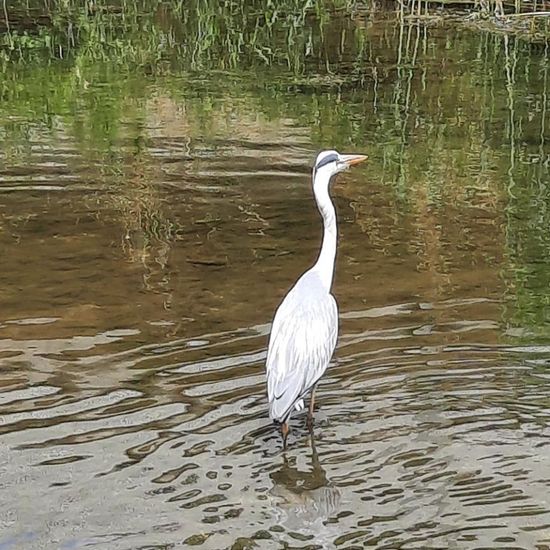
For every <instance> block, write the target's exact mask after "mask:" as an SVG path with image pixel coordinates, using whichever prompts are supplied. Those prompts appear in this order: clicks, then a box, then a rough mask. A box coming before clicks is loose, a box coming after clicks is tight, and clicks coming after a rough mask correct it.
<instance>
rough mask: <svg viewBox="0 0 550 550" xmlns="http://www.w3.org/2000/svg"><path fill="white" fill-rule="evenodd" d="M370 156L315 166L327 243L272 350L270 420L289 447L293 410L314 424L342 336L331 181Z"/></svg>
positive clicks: (275, 328) (292, 294) (286, 311)
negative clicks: (319, 388)
mask: <svg viewBox="0 0 550 550" xmlns="http://www.w3.org/2000/svg"><path fill="white" fill-rule="evenodd" d="M366 158H367V157H366V156H365V155H341V154H340V153H337V152H336V151H323V152H321V153H319V155H318V156H317V159H316V161H315V166H314V168H313V193H314V195H315V200H316V202H317V207H318V208H319V212H320V213H321V217H322V218H323V230H324V233H323V243H322V245H321V251H320V252H319V257H318V258H317V262H315V265H314V266H313V267H312V268H311V269H309V270H308V271H306V272H305V273H304V274H303V275H302V276H301V277H300V278H299V279H298V281H297V282H296V284H295V285H294V286H293V287H292V288H291V289H290V291H289V292H288V294H287V295H286V296H285V298H284V300H283V301H282V302H281V305H280V306H279V307H278V308H277V311H276V312H275V318H274V319H273V325H272V328H271V335H270V338H269V348H268V352H267V361H266V370H267V395H268V399H269V416H270V417H271V419H272V420H273V421H274V422H277V423H279V424H280V425H281V433H282V435H283V446H284V448H285V449H286V444H287V437H288V432H289V428H288V421H289V418H290V415H291V413H292V411H293V409H295V410H297V411H301V410H303V409H304V397H305V396H306V395H307V394H308V392H310V391H311V399H310V401H309V409H308V415H307V422H308V426H309V427H310V428H311V427H312V425H313V406H314V403H315V386H316V384H317V382H318V381H319V379H320V378H321V376H322V375H323V373H324V372H325V370H326V369H327V367H328V364H329V362H330V359H331V357H332V354H333V352H334V348H335V346H336V338H337V336H338V306H337V304H336V300H335V299H334V296H333V295H332V294H331V287H332V276H333V274H334V262H335V259H336V241H337V229H336V212H335V210H334V205H333V204H332V201H331V199H330V195H329V184H330V181H331V178H332V177H333V176H334V175H335V174H337V173H338V172H342V171H343V170H346V169H347V168H349V167H350V166H352V165H353V164H357V163H359V162H361V161H363V160H365V159H366Z"/></svg>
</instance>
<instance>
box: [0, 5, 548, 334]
mask: <svg viewBox="0 0 550 550" xmlns="http://www.w3.org/2000/svg"><path fill="white" fill-rule="evenodd" d="M341 4H342V5H343V4H345V2H342V3H341ZM51 5H54V4H53V3H52V4H51ZM92 5H93V6H94V9H93V10H92V11H86V10H85V9H83V8H81V7H80V6H79V4H78V3H73V2H71V1H70V0H67V2H65V6H66V9H65V11H55V12H54V11H53V10H52V13H51V19H49V20H48V21H47V25H46V24H38V23H37V24H36V25H35V26H34V27H32V28H30V29H27V30H26V31H23V30H22V28H23V27H22V26H21V25H20V26H19V27H18V26H17V21H14V24H13V27H12V32H11V35H10V36H9V37H4V40H9V41H11V42H10V43H9V44H8V42H4V49H3V50H2V51H3V57H2V61H1V64H2V70H3V78H2V80H1V81H0V99H1V101H0V133H1V135H2V138H3V139H4V141H5V143H6V146H5V147H4V150H3V151H2V152H1V153H0V154H1V155H2V158H3V160H4V159H6V158H9V159H10V162H13V163H17V162H26V154H27V151H28V142H29V141H31V137H32V135H33V134H35V133H36V132H37V129H38V131H40V132H43V133H46V134H47V133H49V134H50V135H52V136H56V135H63V136H65V137H66V136H70V138H71V139H72V140H73V141H74V142H76V143H78V144H79V148H80V150H81V151H82V155H83V157H85V158H86V159H88V160H89V163H90V164H91V165H96V166H97V165H98V164H104V165H108V166H109V167H110V169H112V170H116V171H118V172H119V175H118V176H114V175H113V174H112V173H104V178H105V180H106V181H107V182H108V185H109V187H110V188H112V189H113V190H114V191H115V192H114V193H112V194H110V195H109V201H110V203H109V204H110V206H111V207H112V208H114V209H115V210H116V212H117V215H118V218H119V220H120V222H121V223H122V225H123V227H124V233H125V235H126V236H128V238H125V239H124V243H125V244H124V246H125V248H126V250H127V251H128V253H129V254H130V256H131V257H132V258H134V259H140V260H141V261H144V262H146V263H147V262H148V265H152V264H160V265H162V264H163V262H165V259H166V255H167V254H168V252H167V250H168V249H167V247H166V243H170V242H171V241H172V240H173V239H174V237H175V235H176V233H177V227H176V224H175V222H174V221H173V220H172V219H171V217H170V215H169V214H168V213H167V209H166V208H165V206H164V204H163V203H162V202H161V200H160V198H159V197H160V194H159V192H158V190H157V189H156V188H155V181H156V180H157V177H156V173H155V171H154V170H155V160H153V159H152V158H150V157H149V155H148V153H147V143H143V142H142V143H138V141H139V139H142V136H141V134H140V132H135V133H136V135H137V137H136V136H134V135H131V136H128V132H127V126H128V124H131V125H132V127H139V126H140V125H143V124H144V121H145V120H147V117H148V116H149V115H150V113H151V108H150V105H148V101H149V100H150V99H151V98H152V97H154V96H163V97H165V98H168V99H167V102H170V103H171V104H173V105H175V106H177V107H179V108H180V109H182V110H184V111H185V117H186V125H185V128H184V129H182V130H181V131H182V132H183V133H185V135H188V137H189V138H192V137H200V138H202V139H204V140H206V141H208V140H210V139H211V138H212V137H213V136H214V135H215V136H216V138H217V139H219V140H222V141H223V139H224V138H228V139H231V138H233V137H234V134H235V132H236V131H237V129H238V128H240V127H241V125H244V121H245V120H246V121H247V124H249V127H248V128H247V135H248V136H256V137H262V136H265V134H266V133H267V123H266V121H275V122H276V121H280V120H285V121H291V122H292V124H296V125H299V126H301V127H304V128H308V129H309V130H310V136H311V141H312V149H313V148H317V147H326V146H331V147H337V148H340V149H344V150H366V151H367V152H368V153H369V156H370V164H369V171H370V173H371V174H372V178H373V179H376V180H377V182H378V183H379V185H381V189H383V190H384V191H385V192H388V193H391V195H392V201H393V203H392V205H393V206H392V207H393V211H392V213H391V215H393V216H394V217H395V218H396V219H398V218H399V217H400V216H406V215H410V216H412V217H414V218H415V219H416V220H420V221H419V222H418V224H417V227H416V228H415V229H414V231H416V233H415V234H414V235H413V237H414V239H415V244H414V246H416V247H417V248H418V252H419V257H420V258H419V266H420V268H421V269H426V270H431V271H433V272H434V273H435V274H437V273H441V272H444V271H445V270H447V269H448V265H449V262H450V260H451V259H452V256H453V254H455V252H454V251H453V249H452V248H449V247H448V246H447V247H446V243H447V242H449V240H451V239H450V238H449V236H448V235H447V234H446V233H445V231H446V228H447V227H446V224H445V223H444V222H445V220H442V219H441V213H442V212H444V211H445V208H446V205H449V204H452V205H454V206H455V207H456V211H457V212H469V215H470V218H469V219H470V222H469V223H471V224H474V225H475V223H476V221H475V216H473V214H472V207H476V208H478V209H484V211H486V212H487V216H488V217H489V218H491V219H493V220H496V222H495V226H494V227H493V228H491V231H492V233H491V235H492V236H494V239H495V246H494V248H495V249H496V250H495V254H494V259H493V260H492V261H495V262H496V261H498V259H499V258H501V257H502V256H503V255H505V256H506V258H507V261H508V265H509V266H510V268H509V269H507V270H505V273H506V277H507V283H508V284H509V286H510V288H513V289H514V290H513V298H514V300H515V305H514V312H513V313H511V314H510V315H509V317H510V318H511V319H512V322H513V323H515V324H518V325H522V324H532V323H538V322H542V321H543V320H544V319H545V318H546V313H545V310H544V308H545V297H544V296H545V294H544V289H545V288H548V287H550V276H549V273H550V270H549V269H546V265H545V262H544V261H540V259H541V258H542V259H544V258H546V257H549V254H550V239H549V237H548V235H549V232H548V230H547V228H548V226H549V222H550V216H549V214H548V212H550V197H549V196H548V193H547V192H546V187H547V183H548V145H547V143H546V141H545V140H547V132H548V130H547V128H545V124H547V121H546V119H547V111H546V110H547V104H548V65H549V61H548V56H547V55H544V52H543V55H540V54H537V52H536V50H535V49H534V47H533V46H532V45H529V44H528V43H525V42H520V41H513V40H508V39H503V38H502V37H500V36H496V35H493V34H489V33H481V34H476V35H468V34H463V35H457V34H455V33H453V32H448V33H447V35H446V36H445V37H444V38H442V37H438V36H437V34H438V31H437V30H434V31H429V30H428V29H427V28H425V27H421V26H418V25H416V24H403V25H400V26H393V25H384V26H383V30H382V29H381V24H380V25H378V24H370V22H369V21H368V20H367V19H365V18H364V17H363V18H359V17H358V18H357V19H354V20H352V19H350V18H346V17H329V15H330V14H331V13H332V9H333V8H332V5H331V4H329V3H323V2H321V3H313V2H309V3H308V2H303V1H300V2H298V0H288V1H287V2H281V3H272V4H270V5H269V7H268V8H266V7H265V3H263V2H259V1H256V2H252V3H227V4H225V3H219V2H214V1H203V2H200V3H199V2H185V3H183V2H182V3H176V2H170V3H168V4H166V3H160V2H159V3H156V4H148V6H149V5H150V6H152V7H150V9H149V12H150V13H148V14H147V15H144V13H143V12H144V10H143V9H142V8H143V7H144V5H141V4H139V3H137V4H136V3H132V4H125V3H124V2H122V6H123V7H124V9H123V10H122V11H121V10H120V9H119V10H108V9H107V8H106V7H105V5H104V4H101V3H93V4H92ZM262 9H263V11H262ZM315 11H316V13H315V14H314V16H312V15H310V14H313V12H315ZM75 21H77V22H78V24H74V22H75ZM69 23H72V24H71V25H69ZM16 33H17V34H16ZM25 33H26V35H25ZM24 37H25V38H24ZM546 53H548V52H546ZM61 58H62V59H61ZM464 60H468V62H467V63H465V62H464ZM153 86H154V87H153ZM227 106H229V109H227V110H226V111H224V109H226V108H227ZM228 112H230V115H231V116H228V115H227V113H228ZM257 113H261V116H260V117H257V116H256V114H257ZM503 113H504V116H503ZM251 115H254V116H251ZM222 119H223V120H225V121H226V122H225V125H223V124H222V123H221V122H220V121H221V120H222ZM227 120H229V121H230V122H227ZM161 122H162V124H167V123H168V119H166V120H162V121H161ZM244 138H246V136H244ZM244 138H243V139H244ZM143 139H146V138H143ZM249 139H250V137H249ZM35 140H36V141H40V139H35ZM132 140H136V141H135V142H132ZM191 152H192V151H191ZM7 155H11V156H10V157H7ZM465 183H467V185H468V187H466V186H465ZM388 190H390V191H388ZM350 198H351V197H350ZM353 198H354V208H355V209H356V211H357V212H358V213H359V215H358V223H360V224H362V226H363V228H364V229H365V231H366V233H367V234H368V235H370V236H371V239H372V241H373V242H374V241H376V246H377V247H379V248H383V249H388V248H389V247H390V246H391V244H392V242H394V241H395V235H392V234H389V233H383V232H380V231H379V232H378V233H375V231H376V228H377V226H378V225H379V224H378V222H379V218H378V216H380V214H379V213H377V212H376V211H373V210H372V209H369V205H368V200H369V196H368V194H363V195H361V194H358V196H355V197H353ZM503 205H506V217H505V220H503V217H504V216H503V214H502V211H503V209H504V208H503ZM501 221H502V224H503V226H504V227H502V228H501V227H500V225H499V224H500V223H501ZM385 225H387V224H385ZM396 225H398V224H397V223H396ZM474 225H472V227H470V229H472V234H473V239H474V240H475V238H478V236H479V231H480V228H479V227H475V226H474ZM466 229H468V227H466ZM407 238H408V239H411V236H410V235H404V236H403V239H407ZM464 240H467V239H466V238H465V239H464ZM452 243H453V245H456V246H459V245H462V244H464V243H461V242H458V241H457V239H456V238H455V240H454V241H452ZM466 244H468V245H471V246H472V247H473V248H475V242H467V243H466ZM471 255H472V257H475V254H474V253H471ZM537 262H538V263H537ZM440 282H441V281H440ZM444 283H445V281H443V282H442V283H441V284H444ZM438 284H439V283H438Z"/></svg>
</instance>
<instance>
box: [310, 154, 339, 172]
mask: <svg viewBox="0 0 550 550" xmlns="http://www.w3.org/2000/svg"><path fill="white" fill-rule="evenodd" d="M337 160H338V155H337V154H336V153H331V154H330V155H327V156H326V157H323V158H322V159H321V160H320V161H319V162H318V163H317V164H316V165H315V170H319V168H322V167H323V166H326V165H327V164H330V163H331V162H336V161H337Z"/></svg>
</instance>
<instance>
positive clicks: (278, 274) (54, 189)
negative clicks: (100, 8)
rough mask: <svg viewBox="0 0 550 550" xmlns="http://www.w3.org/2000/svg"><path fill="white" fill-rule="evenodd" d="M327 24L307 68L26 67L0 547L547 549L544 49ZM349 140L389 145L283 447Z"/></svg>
mask: <svg viewBox="0 0 550 550" xmlns="http://www.w3.org/2000/svg"><path fill="white" fill-rule="evenodd" d="M162 21H163V20H162V19H161V22H162ZM162 24H163V25H168V24H169V22H166V21H164V22H162ZM307 29H308V32H310V33H311V36H312V44H313V46H312V47H313V50H312V51H311V52H310V53H309V55H308V56H306V57H305V58H304V60H302V61H303V65H300V66H299V67H297V65H296V64H292V63H289V64H287V65H286V66H285V65H284V64H274V65H272V66H269V67H266V66H263V67H262V65H261V63H260V61H258V60H250V59H240V58H239V59H237V60H236V62H235V64H234V65H233V66H231V67H229V68H227V69H225V70H220V69H219V68H211V69H210V70H209V69H208V68H205V69H203V70H200V71H198V70H196V68H195V69H193V70H190V69H189V67H188V66H187V65H185V60H177V59H169V61H170V65H169V67H166V66H163V67H164V68H163V69H162V70H151V67H141V66H139V67H136V66H133V65H128V66H124V67H122V68H121V66H119V65H118V66H117V65H116V63H115V62H114V61H112V60H111V61H109V60H97V59H93V60H90V59H87V58H84V59H80V60H79V59H74V58H69V59H64V60H53V61H51V62H50V63H47V64H44V63H35V64H32V63H33V62H32V61H31V62H28V63H17V62H14V61H12V62H10V63H9V64H8V65H6V67H7V68H6V79H5V80H4V83H3V84H2V88H1V89H2V98H3V101H2V105H1V106H0V135H1V136H2V139H3V142H4V144H3V147H2V151H1V153H0V250H1V251H2V269H1V270H0V303H1V309H0V358H1V362H0V414H1V416H0V472H1V477H0V479H1V481H0V486H1V488H2V491H1V493H0V495H1V496H0V509H1V510H2V511H1V512H0V525H1V531H0V548H2V549H11V548H28V549H32V548H62V549H73V548H83V547H86V548H90V547H91V548H94V547H96V548H110V549H117V548H121V549H129V548H174V547H186V546H200V547H202V548H212V549H219V548H235V549H238V548H255V547H257V548H283V547H284V548H286V547H292V548H347V549H351V548H362V547H375V548H380V549H382V548H387V549H390V548H391V549H395V548H407V549H409V548H410V549H412V548H419V549H420V548H441V549H443V548H468V549H472V548H499V549H500V548H525V549H533V548H537V549H540V550H542V549H548V548H550V496H549V495H550V475H549V473H548V472H550V468H549V466H550V461H549V458H548V456H549V455H548V442H549V441H550V439H549V436H550V427H549V422H550V371H548V370H547V366H548V364H549V362H550V325H549V319H550V316H549V310H548V297H547V296H548V288H549V282H550V265H549V264H550V261H549V257H550V256H549V254H548V252H549V251H550V238H549V237H548V226H549V222H550V216H549V212H550V196H549V194H548V182H549V165H550V149H549V146H548V142H549V139H550V136H549V134H548V131H549V130H548V128H549V127H550V123H549V120H548V115H547V110H548V91H547V88H548V65H549V62H548V56H547V55H546V54H545V51H544V48H542V47H540V46H530V45H528V44H525V43H521V42H514V41H512V40H511V39H507V38H506V37H503V36H493V35H488V34H477V33H470V32H468V31H461V30H458V29H451V28H446V27H441V26H437V25H434V26H428V27H423V26H408V25H405V26H399V25H397V24H395V23H393V22H391V21H390V22H388V21H385V20H384V19H382V18H381V19H380V20H376V19H374V20H373V19H372V18H369V17H367V16H365V17H360V16H357V17H356V18H354V19H351V18H348V17H344V16H337V17H334V19H332V20H330V21H329V22H328V23H326V25H325V26H324V27H323V33H322V34H320V32H321V31H320V30H319V27H318V26H316V24H314V23H312V22H309V23H308V26H307ZM164 61H166V60H164ZM29 63H30V64H29ZM155 67H156V66H154V67H153V68H155ZM156 68H157V69H158V67H156ZM214 69H215V70H214ZM332 147H337V148H338V149H340V150H342V151H345V152H365V153H367V154H368V155H369V163H367V164H366V165H364V166H360V167H357V168H356V169H354V170H353V171H350V172H348V173H346V174H344V175H342V176H340V177H339V178H338V181H337V183H336V184H335V186H334V188H333V196H334V200H335V203H336V206H337V210H338V217H339V227H340V242H339V253H338V260H337V268H336V278H335V284H334V294H335V295H336V297H337V300H338V302H339V305H340V315H341V332H340V339H339V344H338V347H337V351H336V354H335V357H334V361H333V364H332V365H331V367H330V370H329V371H328V372H327V375H326V376H325V378H324V379H323V382H322V384H321V385H320V387H319V391H318V400H317V403H318V410H317V413H316V425H315V430H314V437H310V435H309V434H308V432H307V430H306V428H305V423H304V418H303V417H302V416H299V415H298V416H296V417H295V418H293V420H292V433H291V437H290V440H289V443H290V449H289V452H288V453H286V454H283V453H282V452H281V441H280V437H279V435H278V433H277V432H276V430H275V429H274V428H273V427H272V426H271V425H270V423H269V419H268V415H267V409H266V398H265V387H264V382H265V379H264V358H265V351H266V344H267V336H268V333H269V328H270V325H269V323H270V321H271V318H272V315H273V312H274V310H275V308H276V306H277V304H278V303H279V301H280V300H281V299H282V297H283V296H284V294H285V292H286V291H287V289H288V288H289V286H290V285H291V284H292V282H293V281H294V280H295V279H296V278H297V277H298V276H299V275H300V273H301V272H302V271H303V270H304V269H306V268H307V267H309V265H310V264H311V263H312V261H313V260H314V258H315V255H316V253H317V249H318V246H319V240H320V221H319V217H318V214H317V211H316V209H315V205H314V203H313V201H312V197H311V188H310V176H309V171H310V166H311V163H312V161H313V159H314V157H315V155H316V153H317V152H318V150H319V149H322V148H332Z"/></svg>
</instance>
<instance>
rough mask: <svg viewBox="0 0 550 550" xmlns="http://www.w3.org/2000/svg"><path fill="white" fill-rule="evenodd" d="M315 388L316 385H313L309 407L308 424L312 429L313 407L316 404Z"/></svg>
mask: <svg viewBox="0 0 550 550" xmlns="http://www.w3.org/2000/svg"><path fill="white" fill-rule="evenodd" d="M315 388H316V386H313V389H312V390H311V397H310V399H309V407H308V409H307V426H308V428H310V429H311V428H312V427H313V407H314V406H315Z"/></svg>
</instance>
